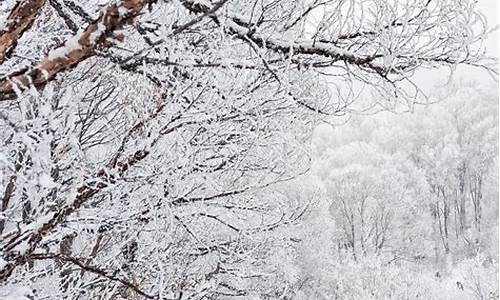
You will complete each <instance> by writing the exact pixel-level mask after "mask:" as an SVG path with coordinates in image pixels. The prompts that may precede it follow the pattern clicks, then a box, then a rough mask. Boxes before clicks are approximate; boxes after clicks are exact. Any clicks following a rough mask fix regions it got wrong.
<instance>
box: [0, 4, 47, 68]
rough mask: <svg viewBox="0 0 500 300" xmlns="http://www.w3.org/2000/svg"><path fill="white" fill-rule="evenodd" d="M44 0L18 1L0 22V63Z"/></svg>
mask: <svg viewBox="0 0 500 300" xmlns="http://www.w3.org/2000/svg"><path fill="white" fill-rule="evenodd" d="M45 2H46V1H45V0H25V1H21V2H18V3H17V4H16V5H15V6H14V8H13V9H12V11H11V12H10V14H9V16H8V17H7V20H5V22H4V24H0V63H3V62H4V61H5V58H6V57H7V56H9V54H10V53H12V51H13V50H14V48H15V46H16V44H17V41H18V40H19V38H21V36H22V35H23V33H24V32H25V31H26V30H28V29H29V28H30V27H31V25H33V22H34V21H35V19H36V16H37V14H38V12H39V11H40V10H41V9H42V7H43V6H44V5H45Z"/></svg>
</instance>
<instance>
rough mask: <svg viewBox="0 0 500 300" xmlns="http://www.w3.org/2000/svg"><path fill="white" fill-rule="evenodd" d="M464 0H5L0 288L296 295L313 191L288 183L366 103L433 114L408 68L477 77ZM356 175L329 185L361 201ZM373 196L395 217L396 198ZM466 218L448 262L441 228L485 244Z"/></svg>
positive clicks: (85, 295)
mask: <svg viewBox="0 0 500 300" xmlns="http://www.w3.org/2000/svg"><path fill="white" fill-rule="evenodd" d="M474 2H475V1H467V0H460V1H457V0H453V1H451V0H450V1H429V0H426V1H423V0H422V1H413V0H412V1H385V0H384V1H382V0H371V1H320V0H313V1H290V0H255V1H227V0H221V1H199V0H196V1H189V0H182V1H178V0H174V1H154V0H120V1H114V0H113V1H97V0H89V1H73V0H47V1H39V0H22V1H14V0H7V1H2V2H1V3H0V5H1V6H0V18H1V23H0V24H2V25H0V74H2V75H1V76H0V128H1V131H0V141H1V144H0V171H1V173H0V174H1V178H0V191H1V192H0V197H1V201H2V202H1V203H2V205H1V215H0V234H1V240H0V251H1V253H0V256H1V259H0V284H1V288H2V291H6V292H5V293H7V294H9V295H10V296H12V295H18V296H19V297H21V298H22V297H24V296H26V295H30V294H33V295H34V297H36V298H37V299H120V298H122V299H144V298H147V299H233V298H236V297H243V298H245V299H275V298H280V297H281V298H282V299H284V298H289V297H291V295H294V294H295V293H294V292H291V291H290V289H291V286H290V280H289V278H288V277H287V276H288V273H287V272H286V271H282V270H281V269H280V268H281V267H282V266H283V264H284V261H285V258H286V257H287V256H286V255H288V254H286V253H287V251H288V249H294V248H295V247H297V243H298V242H299V240H297V239H296V238H294V237H291V236H290V235H289V233H290V231H287V230H292V231H293V230H295V229H294V227H293V226H292V225H293V224H295V223H297V222H299V221H300V220H302V219H303V218H304V216H305V215H306V213H307V212H308V211H309V210H310V208H311V207H312V205H313V203H315V201H317V199H318V197H319V196H318V195H316V194H315V192H314V189H313V188H312V187H311V193H309V194H308V193H305V192H306V191H307V189H305V187H304V186H302V187H301V188H300V189H299V190H297V189H294V187H296V186H297V181H293V180H294V179H295V178H297V177H298V176H299V175H300V174H303V173H305V172H306V171H307V170H309V168H310V161H311V151H310V148H309V138H310V136H311V132H312V130H313V128H314V127H315V126H316V125H317V124H318V122H319V120H320V119H330V118H335V117H336V116H339V115H345V114H347V113H348V112H349V109H350V107H351V104H352V103H353V102H354V101H356V100H359V99H361V100H360V101H363V105H365V106H366V105H367V106H372V107H377V108H395V107H401V106H404V107H408V108H411V107H412V106H413V104H414V103H415V102H416V101H420V102H421V101H426V100H428V99H426V97H425V95H423V94H422V93H421V91H420V89H419V88H418V86H417V85H415V84H414V82H413V81H412V75H413V74H414V72H415V71H417V70H419V69H420V68H431V69H433V68H438V67H442V66H450V67H452V68H453V67H454V66H456V65H457V64H469V65H479V66H483V67H487V68H488V67H489V65H488V61H487V60H486V58H485V57H484V55H483V47H482V41H483V40H484V38H485V37H486V34H487V28H486V22H485V20H484V17H483V16H482V15H481V14H480V13H479V12H478V11H477V9H476V8H475V4H474ZM366 99H370V100H366ZM472 106H474V107H475V105H474V104H473V105H472ZM478 107H479V106H478ZM411 151H413V149H408V152H407V153H406V154H410V153H412V152H411ZM415 161H418V158H415ZM387 164H389V163H387ZM419 167H422V166H419ZM374 168H375V167H374ZM464 170H465V169H464ZM466 170H467V172H469V171H470V172H476V173H477V172H482V171H480V169H477V168H475V169H470V168H468V166H467V169H466ZM376 171H377V169H373V172H376ZM339 172H340V171H339ZM342 172H344V171H342ZM342 172H341V173H342ZM353 172H357V171H356V170H353ZM384 172H386V173H387V176H399V173H398V172H397V170H396V169H394V168H389V167H388V168H387V169H384ZM429 172H430V173H429V174H431V173H432V172H434V171H433V170H431V169H429ZM464 172H465V171H464ZM476 173H474V174H476ZM432 174H433V173H432ZM477 174H478V176H479V174H483V173H477ZM344 175H345V178H344V177H343V176H344ZM366 175H367V176H365V177H360V179H359V180H362V181H361V182H360V183H359V184H361V185H365V183H366V184H368V182H369V181H370V180H371V177H370V176H371V175H370V174H366ZM363 176H364V175H363ZM464 176H465V175H464ZM467 176H469V173H467ZM481 176H482V175H481ZM351 177H352V176H351ZM351 177H349V174H347V173H346V174H344V173H342V174H339V177H338V178H337V181H335V182H332V187H334V186H336V185H340V186H341V187H342V188H343V189H344V190H346V192H345V193H351V194H343V195H345V196H346V197H353V199H355V198H356V197H357V196H356V195H355V194H352V190H350V189H349V188H347V186H348V185H357V184H358V182H355V181H353V180H352V178H351ZM436 178H437V179H436V180H437V181H436V182H435V184H434V183H433V184H434V188H435V191H436V192H434V194H433V195H434V196H433V197H434V198H435V200H433V201H435V203H436V211H437V212H438V211H439V209H441V208H440V207H441V206H439V208H438V207H437V205H438V203H439V205H444V204H440V203H444V202H443V201H448V200H442V199H441V198H439V197H441V196H440V194H439V192H438V191H439V190H440V189H442V186H443V185H444V183H441V182H439V180H438V179H439V176H437V175H436ZM463 178H466V177H463ZM467 178H469V177H467ZM477 178H480V177H477ZM481 178H482V177H481ZM344 179H345V180H344ZM342 180H344V181H342ZM356 180H357V179H356ZM467 180H469V179H467ZM481 180H483V179H481ZM381 184H382V185H383V186H384V190H383V193H386V194H387V195H389V196H388V198H387V199H388V201H390V203H396V202H397V201H398V199H397V198H396V197H394V195H393V194H395V193H399V192H401V189H402V187H401V186H397V185H391V184H390V183H384V182H381ZM467 184H469V181H467ZM481 184H482V183H481ZM454 187H455V186H454ZM339 191H340V189H333V190H332V191H331V192H332V197H333V195H335V193H338V192H339ZM450 191H452V190H450ZM450 191H448V190H446V191H445V195H449V192H450ZM453 191H454V190H453ZM465 191H466V190H464V192H463V193H466V192H465ZM467 191H469V190H467ZM371 192H372V191H371V190H370V187H366V191H363V193H371ZM426 192H428V191H426ZM429 193H430V192H429ZM464 197H465V196H464ZM478 197H479V196H478ZM481 197H482V196H481ZM481 197H480V198H481ZM434 198H433V199H434ZM442 198H445V196H443V197H442ZM334 199H335V201H341V200H339V199H340V198H338V197H337V198H334ZM447 199H448V198H447ZM481 199H482V198H481ZM356 201H357V200H356ZM450 201H451V200H450ZM339 203H340V202H339ZM447 203H448V202H447ZM467 203H469V202H467ZM449 204H450V205H451V202H450V203H449ZM336 205H338V204H336ZM353 205H355V204H354V203H353ZM356 205H357V204H356ZM370 205H375V204H372V203H370ZM387 205H390V204H389V203H388V204H387ZM399 205H400V204H399ZM449 210H450V211H452V210H451V206H450V208H449ZM336 213H337V214H339V215H338V216H336V217H335V218H336V222H337V223H339V221H342V220H344V219H343V218H344V217H343V216H342V215H341V211H338V212H336ZM469 214H471V210H469V209H468V210H467V214H466V216H465V218H466V219H464V221H463V222H462V221H460V222H461V223H457V224H460V226H461V225H463V226H464V227H463V228H460V227H456V226H455V225H453V226H455V227H450V228H452V229H449V230H450V231H449V233H448V236H446V238H449V242H448V240H446V241H445V242H446V243H450V244H449V246H448V248H446V249H448V250H446V249H445V252H446V251H448V252H446V253H451V251H454V250H455V249H454V248H452V247H455V246H454V245H452V244H451V243H452V241H454V240H455V239H454V237H453V235H454V234H455V231H451V230H456V231H457V232H458V233H460V234H462V235H463V236H466V237H468V238H469V239H470V242H471V243H475V241H476V239H479V240H480V239H481V237H480V235H479V234H475V233H474V234H475V235H472V231H471V230H472V229H469V228H468V227H466V226H469V224H474V226H477V228H483V229H484V228H485V227H484V226H486V225H485V224H483V223H481V222H483V221H482V220H483V219H481V221H478V222H479V223H477V224H476V223H470V222H472V221H471V218H470V215H469ZM477 214H478V215H479V214H480V215H481V216H483V215H484V212H480V211H477ZM443 216H446V214H444V215H443V214H441V215H440V216H436V217H435V219H436V220H442V219H443ZM380 218H381V219H380V220H382V223H384V221H383V220H384V216H383V214H382V216H380ZM356 222H357V221H356ZM450 222H451V221H450ZM339 224H340V223H339ZM346 224H347V223H346ZM449 224H451V223H449ZM442 226H444V225H442ZM450 226H452V225H450ZM441 228H443V227H441ZM457 228H458V229H457ZM474 228H476V227H474ZM354 230H355V231H356V230H358V232H359V230H361V232H363V230H364V229H359V228H355V229H354ZM379 230H380V231H378V232H377V235H378V240H377V238H375V237H373V236H370V237H369V238H368V237H367V238H366V239H365V238H362V243H361V241H360V240H359V234H360V233H356V232H355V234H356V236H354V235H353V236H349V235H348V234H347V233H346V236H345V237H344V238H342V239H338V243H340V244H342V245H344V246H343V247H345V248H346V249H351V250H350V251H351V253H352V256H353V258H354V259H355V260H357V259H358V258H359V259H361V257H363V256H364V255H369V254H370V255H371V254H373V253H376V252H377V251H380V250H377V249H378V248H380V247H379V246H377V245H379V244H380V243H382V246H385V245H387V244H386V242H385V241H384V239H386V238H384V236H386V237H388V235H387V234H388V228H386V226H385V225H384V224H381V225H380V228H379ZM478 230H479V229H478ZM478 230H477V231H478ZM361 234H363V233H361ZM365 234H366V233H365ZM368 239H369V240H370V241H368ZM380 239H381V240H380ZM359 243H361V244H359ZM368 244H369V245H368ZM360 247H361V248H360ZM439 249H441V248H439ZM464 249H465V248H464ZM439 251H441V250H439ZM347 252H348V251H347ZM415 255H420V253H419V252H415ZM421 255H425V254H423V253H422V254H421ZM282 258H283V259H282ZM286 261H289V260H286ZM10 296H9V297H10ZM12 297H14V296H12ZM26 297H27V296H26Z"/></svg>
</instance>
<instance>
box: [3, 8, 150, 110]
mask: <svg viewBox="0 0 500 300" xmlns="http://www.w3.org/2000/svg"><path fill="white" fill-rule="evenodd" d="M154 2H156V0H123V1H121V2H120V3H118V4H112V5H110V6H108V7H107V8H106V10H104V11H103V12H102V13H101V15H100V16H99V18H97V20H95V21H94V22H92V23H91V24H89V25H88V26H87V28H86V29H85V30H83V31H82V32H80V33H78V34H76V35H75V36H73V37H72V38H70V39H68V40H67V41H66V43H65V44H64V45H62V46H60V47H58V48H56V49H53V50H51V51H50V52H49V54H48V55H47V56H46V57H45V58H44V59H43V60H42V61H41V62H40V63H38V64H37V65H36V66H35V67H33V68H24V69H22V70H19V71H16V72H13V73H11V74H9V75H6V76H4V77H2V78H0V101H2V100H10V99H15V98H16V97H17V93H18V92H20V91H22V90H24V89H27V88H28V87H30V86H32V85H33V86H35V87H36V88H43V87H44V86H45V85H46V84H47V83H48V82H49V81H51V80H52V79H54V78H55V76H56V75H57V74H59V73H61V72H63V71H65V70H68V69H71V68H74V67H75V66H77V65H78V64H79V63H81V62H82V61H84V60H86V59H88V58H89V57H92V56H94V55H95V52H96V50H97V49H98V48H106V47H109V46H110V45H111V42H110V41H109V39H113V38H115V39H116V38H117V34H116V31H117V30H120V29H122V28H123V27H124V26H125V25H127V24H130V23H131V21H132V20H133V19H134V18H135V17H137V16H138V15H139V14H140V12H141V10H142V9H143V8H144V6H146V5H147V4H151V3H154Z"/></svg>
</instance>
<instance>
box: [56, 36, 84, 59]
mask: <svg viewBox="0 0 500 300" xmlns="http://www.w3.org/2000/svg"><path fill="white" fill-rule="evenodd" d="M82 34H83V31H82V30H80V31H79V32H78V33H77V34H76V35H75V36H73V37H71V38H69V39H68V40H67V41H66V42H65V43H64V46H61V47H59V48H56V49H53V50H51V51H50V52H49V55H48V58H49V59H50V60H54V59H57V58H65V57H66V56H67V55H68V54H69V53H71V52H73V51H75V50H79V49H82V45H80V37H81V36H82Z"/></svg>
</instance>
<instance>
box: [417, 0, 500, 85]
mask: <svg viewBox="0 0 500 300" xmlns="http://www.w3.org/2000/svg"><path fill="white" fill-rule="evenodd" d="M478 7H479V9H480V11H481V12H482V13H483V14H484V15H485V17H486V19H487V21H488V27H489V28H494V27H496V26H498V24H499V22H498V8H499V7H498V0H478ZM485 46H486V51H487V55H488V56H492V57H498V30H496V31H495V32H493V33H492V34H491V35H490V36H489V37H488V39H487V40H486V42H485ZM453 76H454V79H459V78H460V79H463V80H466V81H478V82H482V83H486V84H488V83H495V82H498V79H497V78H493V77H492V76H491V75H490V74H489V73H488V72H487V71H486V70H483V69H480V68H477V67H469V66H459V67H457V69H456V71H455V73H454V74H453ZM448 78H449V70H447V69H446V70H444V69H443V70H425V71H421V72H418V73H417V74H416V75H415V81H416V82H417V83H418V84H419V86H420V87H421V88H422V89H423V90H424V91H426V93H427V94H429V93H430V92H431V91H432V89H433V88H434V87H436V85H443V84H445V83H446V82H447V81H448Z"/></svg>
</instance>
